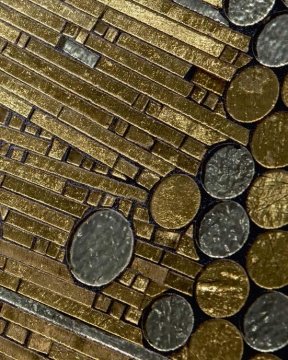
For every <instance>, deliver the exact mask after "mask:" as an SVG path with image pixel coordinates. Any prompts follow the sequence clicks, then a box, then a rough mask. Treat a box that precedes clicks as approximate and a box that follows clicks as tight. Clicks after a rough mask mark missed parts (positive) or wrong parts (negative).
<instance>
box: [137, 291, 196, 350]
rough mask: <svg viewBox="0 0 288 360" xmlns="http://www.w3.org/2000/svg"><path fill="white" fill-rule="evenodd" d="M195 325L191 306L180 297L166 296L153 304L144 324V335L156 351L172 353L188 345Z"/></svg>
mask: <svg viewBox="0 0 288 360" xmlns="http://www.w3.org/2000/svg"><path fill="white" fill-rule="evenodd" d="M193 324H194V315H193V310H192V308H191V306H190V304H189V303H188V302H187V301H186V300H185V299H184V298H183V297H181V296H179V295H175V294H171V295H165V296H164V297H162V298H160V299H158V300H156V301H155V302H154V303H153V304H152V306H151V308H150V310H149V313H148V315H147V318H146V320H145V322H144V334H145V337H146V339H147V341H148V342H149V343H150V345H151V346H152V347H153V348H155V349H156V350H159V351H163V352H166V351H172V350H175V349H178V348H179V347H181V346H183V345H184V344H185V343H186V341H187V340H188V338H189V336H190V334H191V332H192V329H193Z"/></svg>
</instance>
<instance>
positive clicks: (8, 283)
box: [0, 270, 19, 291]
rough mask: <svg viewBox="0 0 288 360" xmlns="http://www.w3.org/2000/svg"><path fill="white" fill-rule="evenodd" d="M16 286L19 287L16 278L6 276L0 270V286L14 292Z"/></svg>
mask: <svg viewBox="0 0 288 360" xmlns="http://www.w3.org/2000/svg"><path fill="white" fill-rule="evenodd" d="M18 285H19V278H18V277H16V276H14V275H10V274H6V273H5V272H3V271H2V270H0V286H4V287H5V288H7V289H10V290H14V291H16V290H17V287H18Z"/></svg>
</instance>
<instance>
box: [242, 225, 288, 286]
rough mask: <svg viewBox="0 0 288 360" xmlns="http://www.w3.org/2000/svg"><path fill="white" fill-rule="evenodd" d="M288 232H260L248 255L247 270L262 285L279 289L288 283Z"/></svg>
mask: <svg viewBox="0 0 288 360" xmlns="http://www.w3.org/2000/svg"><path fill="white" fill-rule="evenodd" d="M287 259H288V232H287V231H279V230H278V231H270V232H265V233H263V234H260V235H259V236H258V237H257V238H256V239H255V241H254V242H253V244H252V246H251V248H250V250H249V252H248V255H247V270H248V274H249V276H250V277H251V279H252V280H253V281H254V282H255V283H256V284H257V285H259V286H260V287H263V288H266V289H277V288H281V287H283V286H286V285H288V261H287Z"/></svg>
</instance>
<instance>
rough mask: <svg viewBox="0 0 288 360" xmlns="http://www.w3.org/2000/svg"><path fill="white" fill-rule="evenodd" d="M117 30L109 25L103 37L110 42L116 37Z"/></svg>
mask: <svg viewBox="0 0 288 360" xmlns="http://www.w3.org/2000/svg"><path fill="white" fill-rule="evenodd" d="M118 34H119V31H118V30H117V29H115V28H113V27H109V28H108V30H107V31H106V34H105V36H104V38H105V39H106V40H108V41H110V42H114V41H115V40H116V39H117V37H118Z"/></svg>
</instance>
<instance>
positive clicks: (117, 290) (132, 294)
mask: <svg viewBox="0 0 288 360" xmlns="http://www.w3.org/2000/svg"><path fill="white" fill-rule="evenodd" d="M103 294H106V295H108V296H111V297H112V298H114V299H118V300H120V301H123V302H124V303H126V304H129V305H131V306H134V307H136V308H139V307H140V305H141V303H142V300H143V295H142V294H141V293H139V292H137V291H135V290H132V289H130V288H127V287H126V286H124V285H121V284H119V283H116V282H113V283H112V284H110V285H108V286H107V287H106V288H105V289H103Z"/></svg>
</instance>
